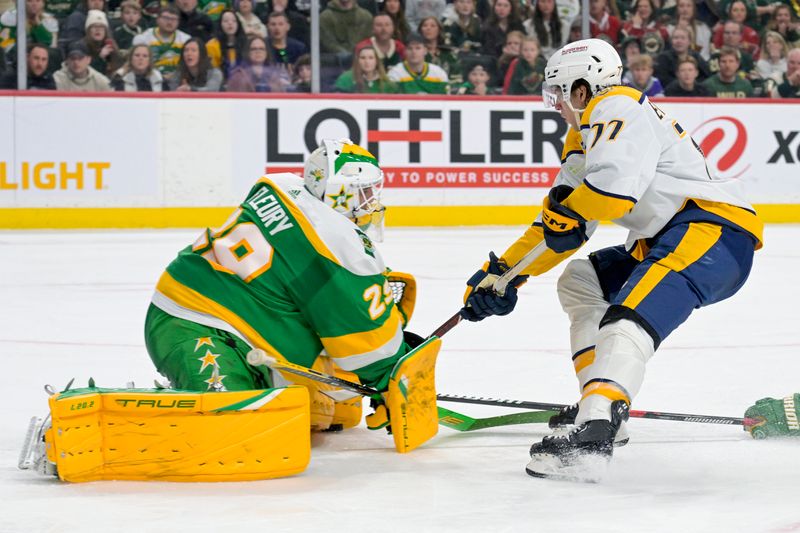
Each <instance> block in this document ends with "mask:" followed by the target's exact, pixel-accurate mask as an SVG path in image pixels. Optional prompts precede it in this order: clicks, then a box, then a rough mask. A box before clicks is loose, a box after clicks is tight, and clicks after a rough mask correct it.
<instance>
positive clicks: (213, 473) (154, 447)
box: [45, 387, 311, 482]
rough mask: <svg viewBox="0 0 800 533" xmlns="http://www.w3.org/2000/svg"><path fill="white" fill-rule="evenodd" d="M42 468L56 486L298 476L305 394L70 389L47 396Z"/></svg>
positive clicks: (304, 438) (298, 390)
mask: <svg viewBox="0 0 800 533" xmlns="http://www.w3.org/2000/svg"><path fill="white" fill-rule="evenodd" d="M50 412H51V415H52V427H51V428H50V429H49V430H48V431H47V433H46V434H45V442H46V446H47V456H48V459H49V460H50V461H51V462H52V463H55V464H56V467H57V471H58V476H59V478H61V479H62V480H63V481H71V482H82V481H96V480H110V479H116V480H159V481H247V480H256V479H268V478H278V477H285V476H290V475H294V474H298V473H300V472H302V471H303V470H305V469H306V467H307V465H308V462H309V459H310V456H311V439H310V433H309V431H308V427H309V400H308V392H307V391H306V389H305V388H303V387H286V388H278V389H265V390H250V391H238V392H211V393H195V392H190V391H175V390H159V391H152V390H147V389H129V390H125V389H98V388H88V389H76V390H73V391H68V392H65V393H61V394H56V395H54V396H51V397H50Z"/></svg>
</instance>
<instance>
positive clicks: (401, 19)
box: [373, 0, 473, 43]
mask: <svg viewBox="0 0 800 533" xmlns="http://www.w3.org/2000/svg"><path fill="white" fill-rule="evenodd" d="M469 1H470V2H472V1H473V0H469ZM380 12H381V13H385V14H387V15H389V16H390V17H392V23H393V24H394V34H393V35H392V37H393V38H394V39H396V40H398V41H400V42H401V43H402V42H404V41H405V40H406V37H408V34H409V33H411V26H409V24H408V20H407V19H406V11H405V8H404V7H403V2H402V1H401V0H384V1H383V7H382V8H381V11H380ZM373 20H374V19H373Z"/></svg>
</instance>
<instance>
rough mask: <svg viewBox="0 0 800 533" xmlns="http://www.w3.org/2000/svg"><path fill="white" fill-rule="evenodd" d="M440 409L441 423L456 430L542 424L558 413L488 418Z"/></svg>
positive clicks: (531, 413) (529, 412)
mask: <svg viewBox="0 0 800 533" xmlns="http://www.w3.org/2000/svg"><path fill="white" fill-rule="evenodd" d="M438 410H439V424H441V425H443V426H445V427H448V428H450V429H455V430H456V431H475V430H478V429H486V428H493V427H498V426H511V425H515V424H541V423H546V422H548V421H549V420H550V417H551V416H553V415H554V414H556V413H557V411H525V412H523V413H511V414H508V415H500V416H491V417H488V418H472V417H470V416H467V415H464V414H461V413H457V412H455V411H451V410H450V409H445V408H444V407H441V406H439V407H438Z"/></svg>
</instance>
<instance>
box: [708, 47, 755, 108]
mask: <svg viewBox="0 0 800 533" xmlns="http://www.w3.org/2000/svg"><path fill="white" fill-rule="evenodd" d="M718 65H719V72H718V73H716V74H714V75H713V76H711V77H710V78H708V79H707V80H706V81H704V82H703V85H705V87H706V89H708V92H709V94H710V96H716V97H717V98H748V97H750V96H752V95H753V86H752V84H751V83H750V82H749V81H747V80H746V79H744V78H743V77H742V76H740V75H739V67H740V62H739V53H738V50H736V49H734V48H731V47H729V46H723V47H722V48H721V49H720V50H719V59H718Z"/></svg>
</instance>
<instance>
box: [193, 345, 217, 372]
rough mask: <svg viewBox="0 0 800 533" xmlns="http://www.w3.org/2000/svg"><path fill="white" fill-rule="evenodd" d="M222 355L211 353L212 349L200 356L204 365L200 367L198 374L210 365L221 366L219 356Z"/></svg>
mask: <svg viewBox="0 0 800 533" xmlns="http://www.w3.org/2000/svg"><path fill="white" fill-rule="evenodd" d="M219 356H220V354H218V353H211V350H206V354H205V355H204V356H203V357H200V358H198V359H197V360H198V361H200V362H201V363H203V366H201V367H200V372H198V374H202V373H203V370H205V369H206V367H208V366H211V365H213V366H219V365H217V358H218V357H219Z"/></svg>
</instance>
